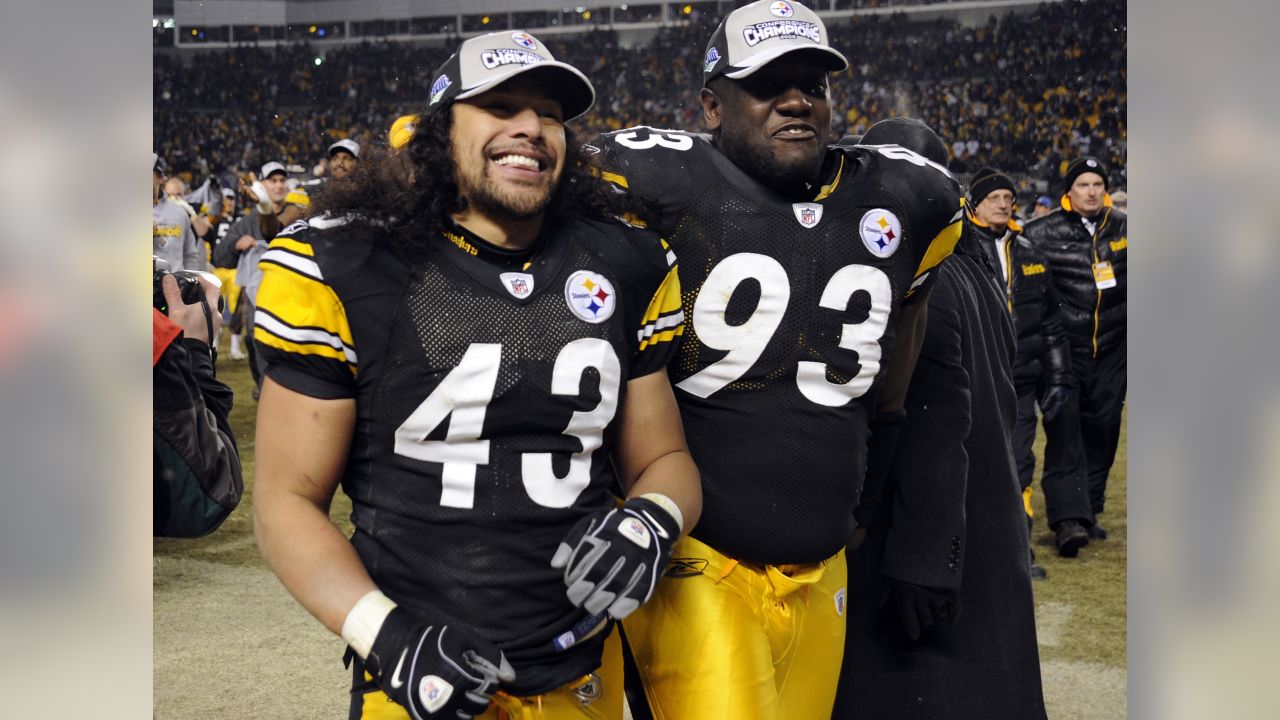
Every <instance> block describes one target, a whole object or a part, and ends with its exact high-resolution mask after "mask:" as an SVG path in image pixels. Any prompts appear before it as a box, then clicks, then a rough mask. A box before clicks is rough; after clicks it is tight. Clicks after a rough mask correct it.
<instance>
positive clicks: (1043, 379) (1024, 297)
mask: <svg viewBox="0 0 1280 720" xmlns="http://www.w3.org/2000/svg"><path fill="white" fill-rule="evenodd" d="M965 222H966V224H967V225H968V226H969V232H971V233H972V234H973V237H974V240H975V241H976V242H977V244H978V246H979V247H981V248H982V252H983V254H984V255H985V256H986V258H987V260H988V264H989V266H990V268H991V270H992V273H993V274H994V275H995V280H996V282H997V283H998V284H999V285H1000V286H1001V287H1002V288H1003V289H1004V292H1005V299H1006V305H1007V307H1008V308H1009V312H1010V314H1011V315H1012V316H1013V331H1014V334H1015V336H1016V337H1017V340H1018V352H1017V354H1016V355H1015V356H1014V359H1013V385H1014V388H1015V389H1016V390H1017V391H1018V395H1025V394H1027V393H1032V392H1034V393H1039V392H1040V391H1041V389H1042V388H1045V387H1048V386H1050V385H1069V384H1071V382H1072V381H1071V364H1070V363H1071V356H1070V350H1069V348H1068V346H1067V337H1066V335H1065V334H1064V333H1063V330H1062V322H1061V321H1060V319H1059V318H1058V295H1057V292H1056V291H1055V290H1054V288H1053V279H1052V277H1053V276H1052V273H1051V272H1050V271H1049V266H1048V263H1046V262H1045V259H1044V256H1043V255H1042V254H1041V253H1040V251H1039V250H1038V249H1037V248H1036V247H1035V245H1033V244H1032V243H1031V241H1030V240H1028V239H1027V238H1026V237H1025V236H1023V234H1022V232H1021V230H1022V227H1021V226H1020V225H1018V224H1017V222H1010V223H1009V228H1008V230H1006V231H1005V232H1004V233H997V232H996V231H995V230H994V229H992V228H990V227H988V226H986V225H983V224H981V222H980V221H977V220H974V219H973V218H966V220H965ZM996 240H999V241H1000V242H999V251H998V252H999V253H1000V255H1002V256H1003V257H1004V264H1005V265H1007V266H1008V267H1009V277H1008V279H1006V278H1005V277H1004V274H1003V273H1002V272H1001V270H1000V267H1001V259H1000V257H999V256H997V254H996V253H997V249H996V247H997V246H996Z"/></svg>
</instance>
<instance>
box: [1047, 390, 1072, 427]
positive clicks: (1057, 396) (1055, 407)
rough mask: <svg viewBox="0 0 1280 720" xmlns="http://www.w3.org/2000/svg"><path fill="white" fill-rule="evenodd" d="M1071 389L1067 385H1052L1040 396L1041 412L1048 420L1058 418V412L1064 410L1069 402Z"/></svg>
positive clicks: (1051, 420)
mask: <svg viewBox="0 0 1280 720" xmlns="http://www.w3.org/2000/svg"><path fill="white" fill-rule="evenodd" d="M1070 394H1071V389H1070V388H1068V387H1067V386H1066V385H1050V386H1049V388H1048V389H1047V390H1045V391H1044V397H1042V398H1040V414H1041V415H1043V416H1044V419H1045V420H1046V421H1048V422H1053V421H1054V420H1056V419H1057V417H1058V414H1059V413H1061V412H1062V408H1063V407H1065V406H1066V404H1067V397H1068V396H1070Z"/></svg>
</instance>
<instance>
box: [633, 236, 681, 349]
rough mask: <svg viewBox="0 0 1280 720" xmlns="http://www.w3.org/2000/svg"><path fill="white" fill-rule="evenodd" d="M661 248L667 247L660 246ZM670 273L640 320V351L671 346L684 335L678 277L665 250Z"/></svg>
mask: <svg viewBox="0 0 1280 720" xmlns="http://www.w3.org/2000/svg"><path fill="white" fill-rule="evenodd" d="M662 246H663V247H664V248H666V247H667V243H666V242H665V241H664V242H663V243H662ZM667 258H668V262H669V263H670V265H669V266H668V267H669V268H670V269H669V270H667V276H666V278H664V279H663V281H662V284H661V285H659V286H658V290H657V292H655V293H654V294H653V299H651V300H650V301H649V307H648V308H647V309H646V310H645V312H644V316H643V317H642V318H640V329H639V330H637V331H636V340H638V341H639V342H640V347H639V350H644V349H645V348H647V347H649V346H650V345H656V344H658V343H663V342H670V341H672V340H674V339H675V338H677V337H680V336H681V335H682V334H684V308H683V307H682V306H681V304H680V273H679V268H678V267H677V266H676V265H675V255H674V254H673V253H672V252H671V251H670V249H668V250H667Z"/></svg>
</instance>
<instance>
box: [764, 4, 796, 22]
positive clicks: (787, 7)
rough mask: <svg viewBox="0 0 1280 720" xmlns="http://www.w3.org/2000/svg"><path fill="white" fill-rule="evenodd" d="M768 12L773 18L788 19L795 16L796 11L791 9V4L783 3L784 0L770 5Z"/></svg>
mask: <svg viewBox="0 0 1280 720" xmlns="http://www.w3.org/2000/svg"><path fill="white" fill-rule="evenodd" d="M769 12H770V13H772V14H773V16H774V17H780V18H789V17H791V16H792V15H795V14H796V11H795V10H794V9H792V7H791V3H788V2H785V0H778V1H777V2H775V3H773V4H772V5H770V6H769Z"/></svg>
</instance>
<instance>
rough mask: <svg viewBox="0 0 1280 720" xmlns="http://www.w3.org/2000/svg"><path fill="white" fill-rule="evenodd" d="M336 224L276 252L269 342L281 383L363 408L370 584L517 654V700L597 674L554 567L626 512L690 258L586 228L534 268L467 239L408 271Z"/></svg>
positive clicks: (346, 482)
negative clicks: (559, 555) (626, 440)
mask: <svg viewBox="0 0 1280 720" xmlns="http://www.w3.org/2000/svg"><path fill="white" fill-rule="evenodd" d="M333 224H334V223H332V222H329V221H326V220H324V219H320V220H315V219H313V220H312V221H310V223H306V222H299V223H296V224H295V225H294V226H291V227H290V228H289V229H287V230H286V231H285V232H284V233H282V234H281V235H280V236H279V237H278V238H277V239H276V240H274V241H273V242H272V243H271V246H270V249H269V250H268V251H267V252H266V253H265V254H264V255H263V258H262V262H261V266H262V268H263V283H262V287H261V289H260V291H259V295H258V307H257V315H256V317H255V322H256V325H255V333H256V334H257V340H258V343H259V345H258V347H259V348H260V351H261V352H262V354H263V355H264V357H265V358H266V360H267V370H266V372H267V375H268V376H269V377H271V378H272V379H273V380H274V381H276V382H278V383H280V384H281V385H284V386H285V387H287V388H289V389H291V390H294V391H296V392H299V393H302V394H305V395H309V396H313V397H319V398H354V399H355V400H356V414H357V417H356V426H355V431H354V435H353V439H352V447H351V450H350V454H349V457H348V460H347V465H346V468H345V470H344V475H343V479H342V487H343V490H344V491H345V492H346V494H347V495H348V496H350V498H351V500H352V505H353V512H352V520H353V521H354V524H355V526H356V531H355V535H354V536H353V538H352V542H353V544H354V545H355V547H356V549H357V551H358V552H359V554H360V558H361V560H362V561H363V562H364V565H365V567H366V568H367V569H368V571H369V574H370V575H371V576H372V577H373V580H374V581H375V582H376V583H377V584H378V586H379V587H380V588H381V589H382V590H383V592H385V593H386V594H387V595H388V596H389V597H390V598H392V599H393V600H395V601H396V602H397V603H399V604H401V605H405V606H407V607H409V608H411V609H418V610H419V611H425V610H426V609H427V608H430V612H431V613H432V615H430V617H436V618H439V617H441V613H443V615H444V618H445V619H453V620H456V621H460V622H463V623H466V624H467V625H469V626H471V627H473V628H475V629H476V630H477V631H478V632H480V633H481V634H482V635H484V636H485V637H486V638H488V639H489V640H491V641H493V642H494V643H496V644H497V645H498V646H499V647H501V648H502V649H503V650H504V651H505V652H506V654H507V657H508V659H510V660H511V662H512V664H513V665H514V666H515V668H516V670H517V674H518V675H519V677H518V679H517V680H516V682H515V683H514V684H513V685H511V686H510V687H506V688H504V689H507V690H508V691H510V692H514V693H516V694H533V693H539V692H544V691H546V690H549V689H551V688H554V687H558V686H559V685H561V684H563V683H565V682H568V681H570V680H572V679H574V678H576V677H579V676H581V675H584V674H586V673H587V672H590V671H592V670H594V669H595V668H596V667H597V666H598V663H599V653H600V646H601V644H602V643H603V636H597V638H595V639H593V640H594V641H593V642H587V643H583V644H581V645H580V646H575V647H574V648H572V649H571V650H569V651H567V652H565V653H559V654H557V653H553V652H552V651H551V647H552V639H553V637H554V636H555V635H557V634H559V633H561V632H564V631H565V630H567V629H569V628H570V627H571V626H572V625H573V624H575V623H576V622H578V621H579V620H581V619H582V617H583V616H584V613H583V611H582V610H580V609H577V608H574V607H573V606H572V605H571V604H570V603H569V600H568V598H567V597H566V594H565V587H564V581H563V579H562V577H561V575H562V573H561V571H557V570H555V569H554V568H552V567H551V565H550V562H551V558H552V556H553V555H554V554H555V551H556V547H557V545H558V544H559V543H560V541H561V540H563V539H564V537H565V535H566V534H567V533H568V532H569V530H570V528H572V526H573V525H574V524H575V523H576V522H577V521H578V520H579V519H581V518H582V517H583V516H585V515H586V514H588V513H590V512H593V511H596V510H599V509H600V508H604V507H609V506H611V505H612V503H613V502H614V500H613V495H612V493H611V490H612V488H613V485H614V475H613V471H612V469H611V464H610V462H609V458H608V455H607V453H608V449H609V444H610V443H611V442H612V433H613V432H614V430H615V426H616V422H617V420H618V418H619V417H620V414H621V411H620V409H621V408H622V407H623V402H624V399H625V392H626V384H627V381H628V380H630V379H632V378H636V377H639V376H642V375H645V374H648V373H651V372H655V371H658V370H661V369H663V368H664V367H665V365H666V364H667V362H668V359H669V356H670V354H671V353H672V350H673V348H674V347H675V346H676V344H677V339H678V337H679V335H680V333H681V331H682V326H681V319H682V311H681V308H680V300H679V294H680V291H679V279H678V276H677V274H676V269H675V256H674V255H673V254H672V253H671V252H670V250H669V249H667V248H666V247H665V245H664V243H663V242H662V241H661V240H660V239H659V238H658V237H657V236H655V235H654V234H652V233H651V232H649V231H647V230H640V229H635V228H628V227H625V226H623V225H622V224H620V223H605V222H596V221H587V220H576V221H571V222H568V223H566V224H561V225H560V226H559V227H557V228H554V229H551V230H546V231H544V232H543V234H542V236H541V237H539V239H538V240H537V241H536V242H535V244H534V246H533V248H531V250H530V251H528V252H525V253H519V254H516V253H508V252H504V251H502V250H500V249H498V248H495V247H493V246H490V245H487V244H486V243H484V241H482V240H480V239H479V238H477V237H475V236H474V235H471V234H470V233H468V232H467V231H466V230H464V229H462V228H461V227H456V226H455V227H453V228H452V229H451V230H449V231H446V232H445V233H444V236H443V237H441V238H438V241H437V242H435V243H434V244H428V247H427V249H426V250H425V252H424V253H422V256H421V257H420V258H418V259H417V260H415V261H412V262H411V261H407V260H405V259H403V258H404V254H403V253H395V252H392V251H391V250H389V249H388V248H387V247H386V246H385V244H383V243H385V242H389V241H385V240H373V241H361V240H359V239H357V237H356V235H355V233H352V232H350V231H348V232H346V233H344V229H343V227H342V226H341V225H338V226H336V227H331V225H333Z"/></svg>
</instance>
